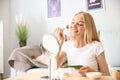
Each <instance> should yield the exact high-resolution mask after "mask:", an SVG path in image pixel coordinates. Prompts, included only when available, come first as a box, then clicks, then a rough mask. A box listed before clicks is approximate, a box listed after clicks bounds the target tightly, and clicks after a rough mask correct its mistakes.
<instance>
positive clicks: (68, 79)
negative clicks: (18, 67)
mask: <svg viewBox="0 0 120 80" xmlns="http://www.w3.org/2000/svg"><path fill="white" fill-rule="evenodd" d="M48 75H49V74H48V73H47V72H32V73H26V74H24V75H21V76H16V77H12V78H7V79H4V80H40V77H42V76H48ZM63 80H91V79H89V78H87V77H81V76H80V75H76V74H65V75H64V76H63ZM95 80H112V78H111V76H101V77H100V78H99V79H95Z"/></svg>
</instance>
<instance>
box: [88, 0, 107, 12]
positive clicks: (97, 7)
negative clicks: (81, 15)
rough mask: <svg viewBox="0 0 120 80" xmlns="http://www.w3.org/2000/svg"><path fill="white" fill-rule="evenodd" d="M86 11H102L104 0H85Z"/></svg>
mask: <svg viewBox="0 0 120 80" xmlns="http://www.w3.org/2000/svg"><path fill="white" fill-rule="evenodd" d="M86 10H87V11H104V10H105V3H104V0H86Z"/></svg>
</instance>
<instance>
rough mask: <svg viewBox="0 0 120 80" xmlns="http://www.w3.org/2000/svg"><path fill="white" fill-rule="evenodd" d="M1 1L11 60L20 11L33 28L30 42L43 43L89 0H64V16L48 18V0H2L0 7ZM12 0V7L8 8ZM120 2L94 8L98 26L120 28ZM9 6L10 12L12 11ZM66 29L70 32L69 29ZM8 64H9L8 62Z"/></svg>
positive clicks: (62, 9) (62, 6)
mask: <svg viewBox="0 0 120 80" xmlns="http://www.w3.org/2000/svg"><path fill="white" fill-rule="evenodd" d="M1 2H2V3H1ZM3 2H4V3H3ZM1 4H2V5H3V7H2V11H4V10H3V9H5V11H4V12H3V14H2V15H1V14H0V16H4V19H5V21H6V24H5V26H6V27H4V28H5V29H4V31H5V32H6V33H5V38H4V39H5V45H6V46H5V50H4V51H6V52H5V53H6V54H5V60H7V58H8V56H9V55H10V53H11V52H12V50H13V49H14V48H16V47H18V40H17V38H16V35H15V29H16V27H17V25H16V21H15V16H16V15H19V14H22V15H23V17H24V18H25V20H26V22H27V25H28V28H29V39H28V45H33V44H40V42H41V39H42V36H43V34H45V33H53V30H54V28H55V27H58V26H60V27H64V26H65V25H67V24H69V23H70V21H71V18H72V16H73V15H74V14H75V13H76V12H78V11H81V10H84V11H85V0H61V11H62V14H61V17H56V18H47V0H5V1H4V0H0V7H1ZM9 4H10V9H9V8H8V6H9ZM119 4H120V0H105V11H101V12H90V13H91V14H92V15H93V17H94V19H95V22H96V25H97V29H98V30H113V29H115V30H120V23H119V21H120V18H119V17H120V15H119V13H120V9H119V8H120V5H119ZM8 9H9V10H10V12H8V11H9V10H8ZM0 10H1V8H0ZM6 15H7V18H6ZM9 16H10V24H9ZM9 25H10V26H9ZM66 33H68V32H67V31H66ZM8 34H9V35H8ZM7 36H8V37H7ZM9 39H10V40H9ZM9 41H10V42H9ZM9 45H10V47H9ZM5 64H6V65H7V63H5ZM8 73H9V71H8V68H6V70H5V74H8Z"/></svg>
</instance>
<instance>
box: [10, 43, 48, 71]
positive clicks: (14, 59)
mask: <svg viewBox="0 0 120 80" xmlns="http://www.w3.org/2000/svg"><path fill="white" fill-rule="evenodd" d="M43 53H44V49H43V47H42V46H41V45H40V46H39V45H32V46H25V47H20V48H16V49H14V50H13V51H12V53H11V55H10V56H9V59H8V64H9V65H10V67H12V68H14V69H16V70H19V71H26V70H28V69H31V68H33V67H40V68H45V67H47V65H45V64H43V63H40V62H37V61H35V60H34V59H35V58H37V57H38V56H40V55H41V54H43Z"/></svg>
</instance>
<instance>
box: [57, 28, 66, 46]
mask: <svg viewBox="0 0 120 80" xmlns="http://www.w3.org/2000/svg"><path fill="white" fill-rule="evenodd" d="M55 36H56V38H57V40H58V41H59V44H60V46H61V45H62V44H63V42H64V34H63V29H61V28H59V27H58V28H56V29H55Z"/></svg>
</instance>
